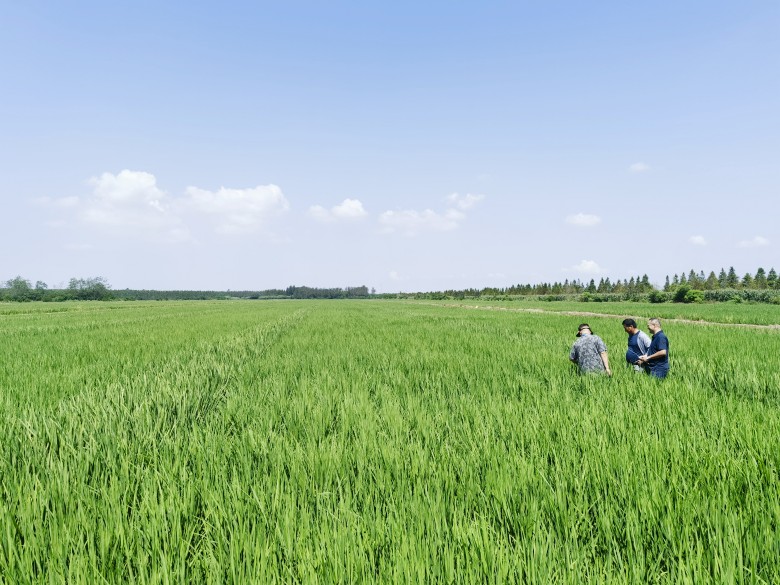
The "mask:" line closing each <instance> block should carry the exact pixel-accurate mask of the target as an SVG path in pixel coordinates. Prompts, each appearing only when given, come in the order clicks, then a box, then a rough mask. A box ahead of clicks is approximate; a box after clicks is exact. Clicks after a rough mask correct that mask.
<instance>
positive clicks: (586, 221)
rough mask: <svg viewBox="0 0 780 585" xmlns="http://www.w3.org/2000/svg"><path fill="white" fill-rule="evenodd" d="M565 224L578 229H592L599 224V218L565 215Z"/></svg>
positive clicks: (586, 214)
mask: <svg viewBox="0 0 780 585" xmlns="http://www.w3.org/2000/svg"><path fill="white" fill-rule="evenodd" d="M566 223H569V224H571V225H577V226H580V227H593V226H595V225H598V224H600V223H601V218H600V217H599V216H598V215H592V214H588V213H577V214H575V215H567V216H566Z"/></svg>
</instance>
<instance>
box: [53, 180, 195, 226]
mask: <svg viewBox="0 0 780 585" xmlns="http://www.w3.org/2000/svg"><path fill="white" fill-rule="evenodd" d="M88 184H89V185H90V186H91V187H92V194H91V195H89V196H87V197H83V198H78V197H65V198H63V199H59V200H55V201H56V203H55V205H56V206H57V207H60V208H71V209H74V210H75V211H76V213H77V217H78V218H79V219H80V220H81V221H82V222H84V223H87V224H90V225H93V226H95V227H97V228H101V229H107V230H111V231H112V232H114V233H140V234H143V235H145V236H156V237H162V238H165V239H174V240H181V239H186V238H187V237H188V233H187V230H186V229H184V227H183V226H182V225H181V220H180V218H179V217H178V216H177V215H176V214H175V213H173V212H172V211H171V210H170V206H171V199H170V197H169V196H168V194H167V193H166V192H165V191H163V190H161V189H160V188H158V187H157V180H156V179H155V177H154V175H152V174H150V173H145V172H143V171H130V170H127V169H125V170H123V171H121V172H119V173H118V174H116V175H114V174H111V173H103V174H102V175H100V176H99V177H92V178H91V179H90V180H89V181H88Z"/></svg>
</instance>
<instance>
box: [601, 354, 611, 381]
mask: <svg viewBox="0 0 780 585" xmlns="http://www.w3.org/2000/svg"><path fill="white" fill-rule="evenodd" d="M601 361H602V362H604V369H605V370H607V375H608V376H611V375H612V370H610V369H609V357H607V352H606V351H602V352H601Z"/></svg>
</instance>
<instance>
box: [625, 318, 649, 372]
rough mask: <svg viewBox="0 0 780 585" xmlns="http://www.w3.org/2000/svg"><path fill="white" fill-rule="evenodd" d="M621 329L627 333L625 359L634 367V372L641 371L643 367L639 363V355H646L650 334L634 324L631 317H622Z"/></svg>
mask: <svg viewBox="0 0 780 585" xmlns="http://www.w3.org/2000/svg"><path fill="white" fill-rule="evenodd" d="M623 329H624V330H625V332H626V333H628V349H627V350H626V361H627V362H628V363H629V364H631V365H632V366H633V367H634V371H635V372H642V371H643V370H644V368H642V366H640V365H639V356H642V355H647V350H648V349H650V336H649V335H648V334H647V333H645V332H644V331H642V330H641V329H639V328H638V327H637V326H636V321H634V320H633V319H631V318H629V319H623Z"/></svg>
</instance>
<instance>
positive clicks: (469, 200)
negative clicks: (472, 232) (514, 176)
mask: <svg viewBox="0 0 780 585" xmlns="http://www.w3.org/2000/svg"><path fill="white" fill-rule="evenodd" d="M484 198H485V196H484V195H472V194H470V193H469V194H467V195H463V196H461V195H458V194H457V193H453V194H451V195H448V196H447V198H446V200H447V203H448V208H447V209H445V210H444V212H443V213H439V212H436V211H433V210H432V209H426V210H424V211H417V210H415V209H405V210H402V211H385V212H384V213H382V214H381V215H380V216H379V223H380V225H381V226H382V232H383V233H387V234H390V233H402V234H405V235H407V236H413V235H415V234H417V233H420V232H424V231H434V232H445V231H451V230H454V229H457V228H458V227H459V226H460V224H461V223H462V222H463V221H464V220H465V219H466V214H465V213H464V211H465V210H467V209H471V208H472V207H474V206H475V205H476V204H477V203H479V202H480V201H482V200H483V199H484Z"/></svg>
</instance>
